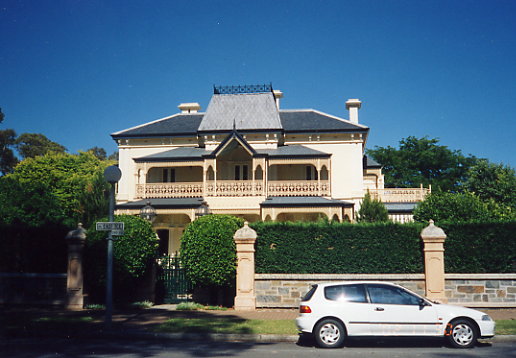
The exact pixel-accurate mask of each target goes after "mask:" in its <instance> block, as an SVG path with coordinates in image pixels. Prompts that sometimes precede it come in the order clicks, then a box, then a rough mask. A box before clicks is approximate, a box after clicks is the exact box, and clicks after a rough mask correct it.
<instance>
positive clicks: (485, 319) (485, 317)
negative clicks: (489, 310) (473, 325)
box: [482, 314, 492, 321]
mask: <svg viewBox="0 0 516 358" xmlns="http://www.w3.org/2000/svg"><path fill="white" fill-rule="evenodd" d="M482 321H492V319H491V317H489V315H487V314H485V315H483V316H482Z"/></svg>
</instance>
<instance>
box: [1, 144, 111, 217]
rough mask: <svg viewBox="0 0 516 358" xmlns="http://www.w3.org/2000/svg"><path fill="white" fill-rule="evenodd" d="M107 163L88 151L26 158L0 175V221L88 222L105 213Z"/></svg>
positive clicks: (106, 201) (107, 187)
mask: <svg viewBox="0 0 516 358" xmlns="http://www.w3.org/2000/svg"><path fill="white" fill-rule="evenodd" d="M107 164H108V163H106V162H102V161H100V160H98V159H97V158H96V157H95V156H94V155H93V154H91V153H80V154H78V155H72V154H67V153H49V154H46V155H44V156H38V157H35V158H28V159H25V160H24V161H22V162H20V164H18V165H17V166H16V169H15V170H14V172H13V173H11V174H9V175H6V176H4V177H2V178H0V221H3V222H4V223H6V224H9V223H12V222H15V221H19V222H25V223H30V224H31V225H34V226H37V225H40V224H42V223H45V222H63V223H66V224H67V225H68V226H70V227H74V226H75V225H76V224H77V222H79V221H81V222H83V223H84V224H85V225H89V224H90V223H91V222H92V220H93V218H94V217H98V216H100V215H103V214H104V213H106V212H107V207H108V200H107V197H106V196H105V195H104V193H105V192H106V191H107V190H108V189H109V184H108V183H107V182H106V181H105V180H104V178H103V171H104V169H105V167H106V166H107Z"/></svg>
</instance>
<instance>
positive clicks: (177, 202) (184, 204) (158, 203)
mask: <svg viewBox="0 0 516 358" xmlns="http://www.w3.org/2000/svg"><path fill="white" fill-rule="evenodd" d="M203 200H204V199H203V198H170V199H143V200H138V201H130V202H127V203H123V204H118V205H117V206H116V208H117V209H141V208H142V207H144V206H145V205H147V201H150V204H151V205H152V206H153V207H154V208H156V209H184V208H197V207H199V206H200V205H201V203H202V202H203Z"/></svg>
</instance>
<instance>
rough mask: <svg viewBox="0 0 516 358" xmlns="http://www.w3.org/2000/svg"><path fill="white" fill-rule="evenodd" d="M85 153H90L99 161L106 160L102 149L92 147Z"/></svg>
mask: <svg viewBox="0 0 516 358" xmlns="http://www.w3.org/2000/svg"><path fill="white" fill-rule="evenodd" d="M87 152H90V153H92V154H93V155H94V156H96V157H97V158H98V159H100V160H106V159H107V154H106V150H105V149H104V148H100V147H93V148H90V149H88V150H87Z"/></svg>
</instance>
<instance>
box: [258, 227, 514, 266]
mask: <svg viewBox="0 0 516 358" xmlns="http://www.w3.org/2000/svg"><path fill="white" fill-rule="evenodd" d="M251 226H252V227H253V229H255V230H256V231H257V233H258V241H257V244H256V246H257V248H256V272H257V273H294V274H295V273H422V272H424V263H423V250H422V242H421V238H420V233H421V230H422V229H423V227H424V226H426V225H425V224H417V223H410V224H394V223H376V224H348V223H326V222H318V223H301V222H297V223H291V222H286V223H279V222H266V223H263V222H260V223H253V224H252V225H251ZM440 226H441V227H442V228H443V229H444V231H445V232H446V234H447V236H448V238H447V239H446V242H445V270H446V272H449V273H487V272H488V273H508V272H515V262H516V222H484V223H442V224H440Z"/></svg>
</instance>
